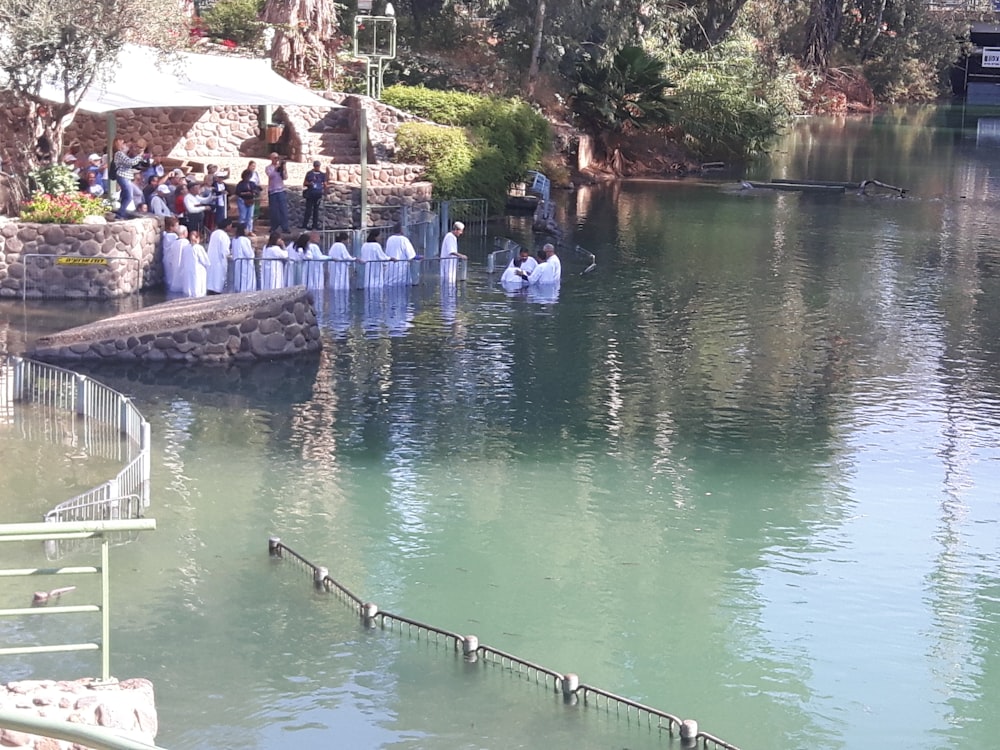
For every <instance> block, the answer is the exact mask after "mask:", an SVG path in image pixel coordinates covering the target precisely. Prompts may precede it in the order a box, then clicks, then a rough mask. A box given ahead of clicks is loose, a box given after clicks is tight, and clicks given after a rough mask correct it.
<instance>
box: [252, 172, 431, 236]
mask: <svg viewBox="0 0 1000 750" xmlns="http://www.w3.org/2000/svg"><path fill="white" fill-rule="evenodd" d="M432 190H433V185H431V183H429V182H411V183H404V184H402V185H396V186H380V187H372V186H371V185H369V187H368V218H367V221H364V222H361V221H360V220H359V219H360V217H359V216H358V214H359V212H360V207H361V188H359V187H357V186H354V185H348V184H344V183H333V184H332V185H331V186H330V193H329V195H328V196H327V198H326V200H325V201H324V202H323V204H322V205H321V206H320V221H321V222H323V226H327V227H333V228H342V227H351V226H355V225H357V226H361V225H366V226H371V225H385V224H394V223H396V222H397V221H400V218H401V211H400V208H401V207H402V206H406V207H407V209H408V210H409V211H410V215H411V216H415V215H417V212H420V211H430V210H431V192H432ZM345 204H346V205H345ZM264 210H265V211H266V210H267V209H264ZM304 211H305V198H304V197H303V195H302V188H301V187H291V188H289V189H288V213H289V215H288V219H289V221H290V222H291V227H290V228H291V229H292V230H295V229H296V228H297V227H299V226H300V223H301V221H302V218H303V213H304Z"/></svg>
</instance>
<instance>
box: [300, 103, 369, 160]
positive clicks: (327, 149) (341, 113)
mask: <svg viewBox="0 0 1000 750" xmlns="http://www.w3.org/2000/svg"><path fill="white" fill-rule="evenodd" d="M284 109H285V114H286V116H287V119H288V120H289V123H290V124H291V126H292V127H293V129H294V132H295V134H296V135H297V136H298V139H299V141H300V143H301V145H300V146H299V154H298V155H297V156H298V158H297V159H296V160H301V161H302V162H304V163H307V164H311V163H312V160H313V159H320V160H321V161H323V162H324V163H333V164H358V163H359V162H360V161H361V148H360V146H359V144H358V138H357V135H356V134H355V133H354V132H353V129H352V128H351V120H350V117H351V111H350V110H349V109H347V108H341V107H337V108H334V109H328V110H326V111H320V110H318V109H317V108H313V107H308V108H307V107H285V108H284ZM294 158H296V155H293V159H294Z"/></svg>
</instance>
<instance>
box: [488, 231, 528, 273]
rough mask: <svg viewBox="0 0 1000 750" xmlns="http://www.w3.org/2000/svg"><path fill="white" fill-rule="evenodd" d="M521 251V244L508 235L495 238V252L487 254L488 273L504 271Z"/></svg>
mask: <svg viewBox="0 0 1000 750" xmlns="http://www.w3.org/2000/svg"><path fill="white" fill-rule="evenodd" d="M520 252H521V246H520V245H519V244H518V243H516V242H514V240H512V239H508V238H507V237H494V238H493V252H491V253H490V254H489V255H487V256H486V273H496V272H497V271H502V270H503V269H504V268H506V267H507V265H508V264H509V263H510V262H511V261H512V260H514V257H515V256H516V255H518V254H519V253H520Z"/></svg>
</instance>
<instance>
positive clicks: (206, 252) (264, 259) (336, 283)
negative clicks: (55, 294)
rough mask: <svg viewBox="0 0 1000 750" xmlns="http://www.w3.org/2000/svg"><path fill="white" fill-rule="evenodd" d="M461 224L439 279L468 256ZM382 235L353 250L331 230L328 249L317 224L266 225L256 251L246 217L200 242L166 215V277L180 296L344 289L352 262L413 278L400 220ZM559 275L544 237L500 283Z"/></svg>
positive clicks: (378, 276)
mask: <svg viewBox="0 0 1000 750" xmlns="http://www.w3.org/2000/svg"><path fill="white" fill-rule="evenodd" d="M464 231H465V226H464V225H463V224H462V222H455V223H454V224H453V225H452V228H451V230H450V231H449V232H448V233H446V234H445V236H444V238H443V239H442V242H441V249H440V264H441V268H440V273H441V281H442V283H445V284H449V283H454V282H455V280H456V277H457V271H458V264H459V261H463V260H468V256H466V255H463V254H462V253H460V252H458V238H459V237H461V235H462V233H463V232H464ZM380 238H381V230H378V229H373V230H371V231H370V232H369V233H368V235H367V237H366V239H365V242H364V244H363V245H362V246H361V248H360V250H359V251H358V254H357V256H352V255H351V253H350V251H349V250H348V248H347V241H348V233H347V232H346V231H342V232H338V233H337V234H336V235H335V236H334V242H333V244H332V245H331V246H330V248H329V250H327V251H326V252H324V251H323V249H322V247H321V246H320V236H319V233H318V232H315V231H313V232H303V233H302V234H300V235H299V236H298V237H297V238H296V239H295V241H294V242H291V243H286V242H285V240H284V238H283V237H282V235H281V233H280V232H272V233H271V235H270V236H269V237H268V239H267V243H266V244H265V246H264V248H263V251H262V252H261V253H260V256H259V259H258V256H257V253H256V252H255V250H254V247H253V244H252V242H251V239H250V236H248V232H247V228H246V224H244V223H242V222H240V223H236V224H231V223H230V222H229V221H228V220H225V219H224V220H222V221H220V222H219V223H218V224H217V225H216V227H215V229H214V230H213V231H212V232H211V234H209V235H208V238H207V239H208V242H207V246H206V245H205V244H202V243H203V237H202V234H201V232H200V231H198V230H196V229H190V228H188V227H185V226H184V225H182V224H180V223H179V222H178V221H177V219H176V218H174V217H167V218H166V219H165V221H164V227H163V272H164V281H165V283H166V287H167V290H168V291H169V292H172V293H177V294H181V295H184V296H186V297H203V296H205V295H207V294H221V293H223V292H225V291H233V292H250V291H256V290H258V289H280V288H282V287H286V286H295V285H299V284H303V285H305V286H306V287H308V288H310V289H324V288H329V289H350V288H351V286H352V280H351V266H352V265H354V264H358V268H359V272H360V273H361V274H363V278H364V287H365V288H368V289H373V288H381V287H383V286H394V285H399V286H402V285H410V284H411V283H413V282H412V280H411V264H410V263H409V261H413V260H421V259H422V258H421V256H419V255H417V252H416V250H415V249H414V247H413V244H412V243H411V242H410V240H409V238H407V236H406V235H405V234H404V233H403V230H402V227H401V226H399V225H396V227H394V229H393V232H392V234H391V235H390V236H389V237H388V238H387V239H386V242H385V247H384V248H383V246H382V244H381V243H380V242H379V240H380ZM258 265H259V268H260V272H259V274H258ZM561 275H562V268H561V265H560V263H559V257H558V256H557V255H556V254H555V248H554V247H553V246H552V245H551V244H548V245H545V246H544V247H543V248H542V250H541V251H540V252H539V253H538V258H537V259H536V258H532V257H531V255H530V253H529V252H528V251H527V250H522V251H521V254H520V256H519V257H517V258H514V259H513V260H512V261H511V264H510V265H509V266H508V267H507V269H506V270H505V271H504V274H503V277H502V278H501V283H502V284H503V286H504V288H505V289H508V290H513V289H518V288H525V287H531V286H543V287H544V286H552V285H556V284H558V283H559V280H560V277H561Z"/></svg>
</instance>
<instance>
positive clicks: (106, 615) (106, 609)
mask: <svg viewBox="0 0 1000 750" xmlns="http://www.w3.org/2000/svg"><path fill="white" fill-rule="evenodd" d="M109 546H110V545H109V543H108V538H107V537H106V536H105V537H104V538H102V539H101V682H109V681H110V680H111V591H110V588H109V587H110V584H111V576H109V575H108V562H109V557H108V547H109Z"/></svg>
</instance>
